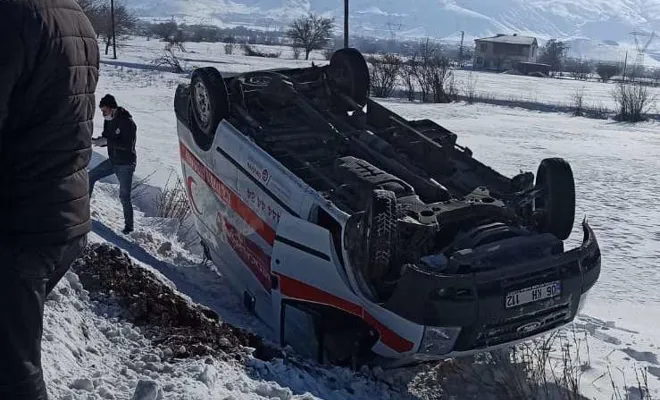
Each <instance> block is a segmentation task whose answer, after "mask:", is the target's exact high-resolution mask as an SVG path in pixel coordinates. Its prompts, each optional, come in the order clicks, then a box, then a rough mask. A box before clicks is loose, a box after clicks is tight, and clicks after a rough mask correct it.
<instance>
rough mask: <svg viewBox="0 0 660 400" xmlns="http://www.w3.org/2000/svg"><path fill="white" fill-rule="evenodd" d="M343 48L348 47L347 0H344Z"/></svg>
mask: <svg viewBox="0 0 660 400" xmlns="http://www.w3.org/2000/svg"><path fill="white" fill-rule="evenodd" d="M344 48H348V0H344Z"/></svg>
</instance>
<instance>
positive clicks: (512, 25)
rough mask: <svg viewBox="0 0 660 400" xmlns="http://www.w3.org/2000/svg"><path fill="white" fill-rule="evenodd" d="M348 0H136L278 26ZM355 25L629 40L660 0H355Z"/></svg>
mask: <svg viewBox="0 0 660 400" xmlns="http://www.w3.org/2000/svg"><path fill="white" fill-rule="evenodd" d="M343 4H344V2H343V1H341V0H135V2H131V3H129V4H128V5H129V6H130V7H132V8H134V9H135V10H137V11H138V12H139V14H140V16H142V17H160V18H170V17H172V16H175V17H178V18H185V19H187V20H191V21H192V20H195V21H205V22H208V23H223V24H231V23H237V22H240V23H244V24H251V25H262V26H263V25H265V24H267V25H269V26H271V27H275V26H277V25H281V24H283V23H286V21H288V20H290V19H291V18H293V17H295V16H297V15H300V14H303V13H306V12H308V11H316V12H321V13H327V14H328V15H333V16H336V17H337V18H338V19H339V20H341V18H342V15H343ZM350 6H351V13H352V26H353V27H354V28H353V29H354V31H356V32H361V33H368V34H373V35H377V36H383V37H387V36H389V35H391V34H396V35H397V36H399V37H403V36H431V37H439V38H444V37H448V36H452V37H455V35H456V32H460V31H465V33H466V35H467V36H468V37H472V36H484V35H490V34H495V33H500V32H501V33H511V32H518V33H520V34H533V35H535V36H537V37H539V38H541V39H547V38H551V37H558V38H564V39H567V38H590V39H598V40H615V41H628V40H630V39H631V36H630V32H632V31H633V30H642V31H652V30H656V29H660V0H591V1H588V2H580V1H578V0H553V1H547V0H498V1H491V0H410V1H399V0H378V1H376V0H351V4H350Z"/></svg>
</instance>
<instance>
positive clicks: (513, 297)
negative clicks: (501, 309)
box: [505, 281, 561, 308]
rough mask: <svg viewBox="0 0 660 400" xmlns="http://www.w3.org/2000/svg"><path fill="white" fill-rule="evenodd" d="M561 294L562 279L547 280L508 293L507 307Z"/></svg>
mask: <svg viewBox="0 0 660 400" xmlns="http://www.w3.org/2000/svg"><path fill="white" fill-rule="evenodd" d="M560 294H561V281H553V282H546V283H542V284H540V285H535V286H532V287H528V288H524V289H520V290H516V291H514V292H509V293H507V294H506V301H505V307H506V308H511V307H517V306H520V305H523V304H527V303H533V302H535V301H540V300H544V299H549V298H552V297H555V296H559V295H560Z"/></svg>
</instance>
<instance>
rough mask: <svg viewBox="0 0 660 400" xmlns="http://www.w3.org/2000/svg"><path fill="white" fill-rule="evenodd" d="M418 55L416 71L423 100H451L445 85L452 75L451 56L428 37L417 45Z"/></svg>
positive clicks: (438, 101) (437, 101) (445, 101)
mask: <svg viewBox="0 0 660 400" xmlns="http://www.w3.org/2000/svg"><path fill="white" fill-rule="evenodd" d="M416 55H417V63H416V67H415V69H414V72H415V77H416V79H417V82H418V83H419V86H420V91H421V96H422V102H430V101H433V102H436V103H448V102H450V101H451V99H450V97H449V95H448V94H447V92H446V87H445V83H446V82H448V78H450V77H451V76H452V72H451V68H450V61H449V58H448V57H446V56H445V55H444V54H443V53H442V49H441V48H440V47H439V46H438V45H436V44H433V43H431V42H430V40H429V39H428V38H427V39H426V41H424V42H422V43H420V44H419V45H418V46H417V50H416Z"/></svg>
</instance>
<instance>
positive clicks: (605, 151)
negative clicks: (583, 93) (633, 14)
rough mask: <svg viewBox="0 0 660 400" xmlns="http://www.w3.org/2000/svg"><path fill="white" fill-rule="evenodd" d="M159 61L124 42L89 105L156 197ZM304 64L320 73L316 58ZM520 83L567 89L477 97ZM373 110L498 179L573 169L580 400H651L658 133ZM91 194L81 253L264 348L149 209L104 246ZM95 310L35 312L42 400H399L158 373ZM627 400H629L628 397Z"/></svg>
mask: <svg viewBox="0 0 660 400" xmlns="http://www.w3.org/2000/svg"><path fill="white" fill-rule="evenodd" d="M186 46H187V48H188V50H191V51H195V52H194V53H193V52H190V53H187V54H185V56H184V57H186V58H188V59H189V60H188V61H186V63H187V67H186V68H191V67H193V66H202V65H213V66H215V67H216V68H218V69H219V70H220V71H231V72H240V71H245V70H253V69H261V68H273V67H287V66H304V65H309V63H310V62H306V61H295V60H290V59H285V58H284V57H285V56H284V54H283V58H281V59H262V58H255V57H245V56H242V55H234V56H226V55H224V52H223V50H222V46H221V45H209V44H199V45H195V44H187V45H186ZM161 47H162V43H159V42H157V41H154V40H152V41H146V39H143V38H136V39H133V40H131V41H129V42H128V43H127V44H126V46H125V47H123V48H122V49H120V51H119V52H118V56H119V60H110V59H109V58H107V57H104V63H103V64H102V67H101V78H100V81H99V86H98V90H97V95H98V97H99V98H100V96H102V95H103V94H105V93H112V94H114V95H115V96H116V97H117V100H118V102H119V103H120V105H123V106H125V107H126V108H127V109H128V110H129V111H130V112H131V113H132V114H133V116H134V118H135V120H136V123H137V124H138V140H137V152H138V169H137V174H138V176H142V177H144V176H147V175H151V180H150V181H149V184H151V185H155V186H162V185H164V183H165V181H166V180H167V178H168V175H169V174H170V173H172V172H173V173H176V174H179V173H180V172H179V170H180V161H179V155H178V143H177V142H178V140H177V136H176V124H175V116H174V112H173V96H174V89H175V86H176V83H177V82H179V81H185V80H186V79H187V76H186V75H185V74H182V75H176V74H172V73H168V72H161V71H153V70H148V69H146V67H145V64H148V63H149V62H151V60H153V59H154V58H156V57H158V56H159V50H158V49H159V48H161ZM236 50H237V52H238V51H239V49H238V48H237V49H236ZM282 50H283V53H284V50H285V49H282ZM268 51H273V49H271V48H269V49H268ZM314 58H316V60H315V62H323V61H322V56H321V55H319V54H315V55H314ZM109 63H114V64H117V63H123V65H110V64H109ZM461 73H462V72H461ZM482 76H486V77H487V78H483V79H482ZM527 80H530V81H531V82H538V86H536V88H537V89H538V90H539V91H546V90H547V91H548V92H551V93H554V95H555V96H557V97H556V98H557V99H559V98H560V97H562V96H564V94H566V96H568V94H569V93H571V91H572V89H571V88H570V87H569V86H566V87H564V85H567V84H566V83H565V82H569V81H564V80H541V79H538V78H524V77H518V76H506V75H493V74H479V83H478V88H479V89H483V88H485V87H492V89H488V90H489V91H492V93H499V94H502V93H511V95H513V96H521V94H519V93H518V92H516V91H515V89H514V87H515V85H518V87H520V88H523V87H525V88H527V91H529V88H530V84H527V85H526V84H525V83H524V82H526V81H527ZM486 82H487V84H486ZM514 82H517V83H515V84H514ZM541 82H547V85H546V84H545V83H541ZM582 84H583V83H580V85H582ZM593 85H594V89H593V93H594V96H596V97H598V96H600V97H602V98H603V99H604V98H605V97H606V96H607V90H608V89H607V87H608V86H609V85H602V84H593ZM599 85H600V86H599ZM601 86H602V87H603V88H601ZM561 93H564V94H561ZM598 93H600V94H598ZM507 96H508V95H507ZM383 103H384V104H386V105H387V106H388V107H391V108H392V109H393V110H394V111H396V112H399V113H401V114H402V115H403V116H405V117H406V118H431V119H434V120H436V121H437V122H439V123H441V124H443V125H444V126H446V127H447V128H449V129H450V130H453V131H454V132H456V133H457V134H458V135H459V141H460V143H461V144H463V145H467V146H468V147H470V148H471V149H472V150H473V151H474V153H475V157H477V158H479V159H480V160H482V161H484V162H486V163H487V164H490V165H491V166H493V167H494V168H496V169H498V170H500V171H501V172H503V173H505V174H506V175H509V176H511V175H513V174H515V173H517V172H518V171H519V170H520V169H524V170H531V171H534V172H535V171H536V168H537V165H538V163H539V161H540V160H541V159H542V158H545V157H552V156H560V157H565V158H566V159H567V160H568V161H569V162H570V163H571V164H572V166H573V170H574V174H575V178H576V184H577V200H578V204H577V207H578V210H577V214H576V229H575V230H574V233H573V236H572V238H571V239H570V240H569V245H571V246H574V245H577V243H578V242H579V240H580V238H581V233H580V232H579V231H578V224H579V222H580V221H581V217H582V216H586V217H587V218H588V219H589V221H590V223H591V224H592V226H593V227H594V229H595V231H596V234H597V237H598V240H599V242H600V244H601V248H602V251H603V267H602V273H601V278H600V281H599V282H598V284H597V285H596V286H595V287H594V288H593V289H592V291H591V297H590V298H589V302H588V304H587V306H586V307H585V309H584V310H583V314H582V315H580V317H579V318H578V319H577V321H576V323H575V328H576V330H577V331H578V332H580V333H582V334H584V335H586V337H587V338H588V341H587V344H588V351H589V354H588V357H589V358H588V360H589V362H588V367H585V368H584V374H583V375H582V378H581V386H582V392H583V394H584V395H586V396H587V397H588V398H593V399H610V398H612V396H613V392H614V391H613V388H612V383H611V380H614V381H615V383H616V385H617V386H618V387H619V390H621V393H620V394H622V395H623V396H624V397H623V398H626V397H625V396H626V395H628V393H626V391H625V389H624V388H625V386H626V385H628V386H636V382H635V369H637V368H640V367H647V368H648V377H649V381H648V385H649V387H650V388H651V389H652V392H653V396H654V397H653V398H658V397H660V360H659V358H660V349H659V348H658V346H660V334H659V333H658V332H659V328H660V293H659V292H658V291H657V290H655V288H656V287H657V286H656V285H659V284H660V274H658V272H657V266H656V265H657V262H656V260H657V259H658V258H660V244H659V241H660V208H658V206H657V204H656V203H657V201H656V198H657V196H656V195H655V191H656V189H657V188H658V187H660V172H659V171H660V161H658V157H657V155H658V154H660V135H659V134H658V130H659V128H660V125H658V123H654V122H648V123H641V124H637V125H629V124H622V123H615V122H613V121H602V120H592V119H586V118H577V117H570V116H567V115H565V114H556V113H541V112H531V111H526V110H522V109H515V108H504V107H497V106H490V105H466V104H462V103H458V104H450V105H419V104H410V103H407V102H403V101H396V100H387V101H383ZM102 121H103V120H102V117H101V115H100V113H98V114H97V116H96V124H95V135H98V134H100V132H101V126H102ZM96 151H97V153H98V154H97V157H96V158H95V161H94V163H96V162H98V161H99V160H100V159H101V158H102V157H105V155H106V154H105V149H102V148H101V149H96ZM104 182H105V183H100V184H99V186H97V189H95V194H94V199H93V202H92V211H93V217H94V219H95V220H96V223H95V227H94V234H93V235H92V240H93V241H96V242H103V241H109V242H113V243H115V244H116V245H118V246H119V247H121V248H123V249H124V250H126V251H128V252H129V253H130V254H131V256H132V257H133V258H134V259H136V260H138V262H140V263H141V264H142V265H144V267H145V268H148V269H151V270H155V271H158V272H159V273H160V274H162V275H163V276H164V277H166V279H168V280H169V281H172V282H174V283H175V284H176V286H177V288H178V289H179V290H180V291H182V292H184V293H185V294H186V295H188V296H190V297H191V299H192V300H194V301H197V302H200V303H204V304H206V305H208V306H210V307H212V308H213V309H214V310H216V311H217V312H218V313H219V314H220V315H221V317H222V318H223V320H225V321H227V322H228V323H231V324H235V325H238V326H242V327H245V328H248V329H251V330H253V331H255V332H258V333H260V334H262V335H264V336H266V337H268V336H269V335H270V333H269V332H268V331H266V330H265V328H264V327H263V326H261V324H259V323H257V322H255V321H253V320H251V319H250V318H249V316H248V315H247V314H246V313H245V312H244V311H242V309H241V299H239V298H236V297H234V296H233V295H232V294H231V292H230V291H229V288H228V287H227V286H226V284H225V283H224V281H223V280H222V279H221V278H219V277H217V276H216V275H215V274H213V273H212V271H210V270H208V268H201V267H200V266H199V261H200V260H199V257H198V256H197V255H195V254H192V253H191V252H190V251H189V249H186V248H184V247H183V246H181V245H180V244H178V243H177V241H176V238H175V237H174V236H173V230H172V227H171V224H168V223H167V221H161V220H159V219H156V218H153V216H150V211H149V210H148V208H149V207H148V205H146V204H143V202H142V203H141V202H136V207H138V208H139V210H138V213H137V214H136V217H137V221H136V227H137V229H138V230H137V231H136V232H135V233H133V234H132V235H131V236H130V237H129V238H128V239H124V238H121V237H120V236H118V235H116V234H115V233H114V232H115V231H116V230H117V229H118V228H120V227H121V224H122V223H123V221H122V219H121V208H120V205H119V202H118V200H117V187H116V186H115V185H114V184H113V180H112V179H109V180H106V181H104ZM163 243H170V244H171V245H172V246H173V248H174V251H169V252H163V251H162V249H163ZM165 248H168V247H167V246H166V247H165ZM103 307H104V305H103V304H95V303H92V302H91V301H90V300H89V298H88V297H87V295H86V294H85V293H84V291H82V289H81V288H80V285H79V283H78V282H77V280H76V276H75V275H74V274H69V275H68V276H67V280H66V281H64V282H62V284H61V285H60V287H59V288H58V289H57V290H56V293H55V294H54V295H53V296H52V297H51V299H50V300H49V301H48V303H47V310H46V322H45V334H44V364H45V370H46V379H47V380H48V382H49V390H50V392H51V394H52V397H53V398H57V399H71V400H73V399H75V400H78V399H103V398H107V399H113V398H114V399H129V398H131V396H132V393H133V392H134V391H135V388H136V386H137V384H138V381H140V380H152V381H154V382H156V383H157V384H158V387H159V388H160V390H161V391H162V394H163V396H164V397H163V398H167V399H170V398H171V399H262V398H265V399H272V398H277V399H308V398H322V399H386V398H400V397H399V396H398V395H397V392H395V391H392V389H391V388H389V386H388V385H382V384H377V383H375V381H374V380H371V379H367V378H365V377H364V376H354V375H353V373H351V372H350V371H348V370H344V369H333V370H327V371H325V370H324V371H319V370H312V371H311V372H310V371H309V370H301V369H299V368H297V367H292V366H287V365H282V364H281V363H279V364H278V363H277V362H270V363H263V362H257V361H255V363H254V365H252V366H251V367H250V368H248V371H245V370H244V367H243V366H239V365H235V364H232V363H228V362H224V361H217V360H216V361H213V362H211V364H206V363H205V362H204V360H200V361H195V360H188V361H184V362H181V363H177V364H174V365H171V364H168V363H164V362H160V361H159V360H160V357H161V355H159V354H158V352H157V351H156V350H154V349H152V348H151V347H150V346H149V344H148V341H146V339H145V338H144V337H143V336H142V335H141V333H140V332H139V331H138V330H136V329H135V328H134V327H132V326H130V324H126V323H124V322H120V321H117V320H116V319H113V318H112V316H113V312H112V310H104V309H103ZM99 310H100V311H99ZM104 314H105V315H104ZM270 338H271V339H272V336H271V337H270ZM582 358H583V359H584V358H586V356H584V355H583V356H582ZM390 379H392V377H391V376H390ZM147 386H148V385H147ZM630 395H631V396H632V397H630V398H637V397H635V393H634V392H633V391H632V390H631V391H630ZM421 398H430V397H421ZM458 398H460V396H459V397H458ZM145 399H146V398H145Z"/></svg>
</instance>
